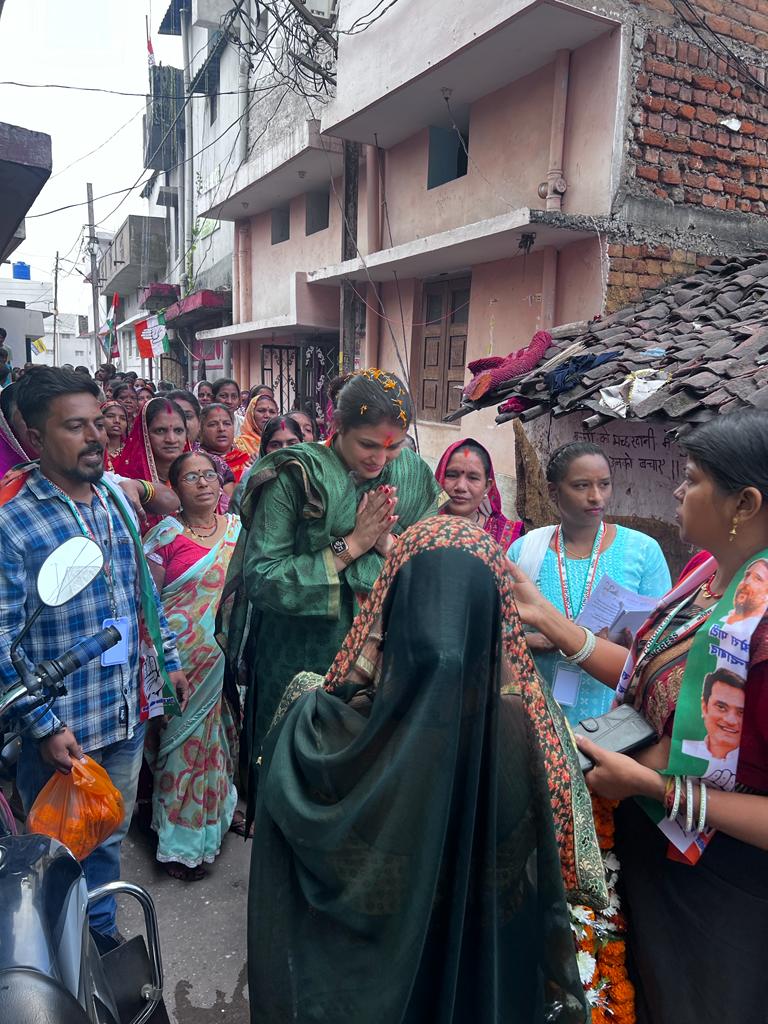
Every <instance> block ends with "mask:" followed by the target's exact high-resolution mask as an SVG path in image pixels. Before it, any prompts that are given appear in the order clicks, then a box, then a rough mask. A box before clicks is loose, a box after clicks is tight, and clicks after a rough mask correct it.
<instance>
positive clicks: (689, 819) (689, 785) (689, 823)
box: [685, 775, 693, 832]
mask: <svg viewBox="0 0 768 1024" xmlns="http://www.w3.org/2000/svg"><path fill="white" fill-rule="evenodd" d="M685 831H686V832H692V831H693V779H692V778H691V776H690V775H686V777H685Z"/></svg>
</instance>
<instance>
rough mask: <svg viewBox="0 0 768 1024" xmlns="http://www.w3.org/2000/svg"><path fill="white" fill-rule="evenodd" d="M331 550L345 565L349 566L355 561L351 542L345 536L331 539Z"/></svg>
mask: <svg viewBox="0 0 768 1024" xmlns="http://www.w3.org/2000/svg"><path fill="white" fill-rule="evenodd" d="M331 551H332V552H333V553H334V555H335V556H336V557H337V558H340V559H341V560H342V562H343V563H344V565H346V566H347V567H349V566H350V565H352V563H353V562H354V560H355V559H354V558H353V557H352V552H351V551H350V550H349V544H347V542H346V540H345V539H344V538H343V537H334V538H333V540H332V541H331Z"/></svg>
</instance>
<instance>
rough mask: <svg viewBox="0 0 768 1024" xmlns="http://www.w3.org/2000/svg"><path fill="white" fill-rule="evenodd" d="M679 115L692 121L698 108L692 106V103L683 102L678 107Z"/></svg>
mask: <svg viewBox="0 0 768 1024" xmlns="http://www.w3.org/2000/svg"><path fill="white" fill-rule="evenodd" d="M677 116H678V117H684V118H685V119H686V120H687V121H690V120H692V119H693V118H694V117H695V116H696V108H695V107H692V106H691V105H690V103H681V104H680V106H679V107H678V108H677Z"/></svg>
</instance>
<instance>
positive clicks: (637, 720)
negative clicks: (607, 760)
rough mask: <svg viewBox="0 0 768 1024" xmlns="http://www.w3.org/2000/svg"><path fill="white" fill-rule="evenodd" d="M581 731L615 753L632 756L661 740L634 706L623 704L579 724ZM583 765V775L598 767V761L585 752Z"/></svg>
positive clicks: (580, 753)
mask: <svg viewBox="0 0 768 1024" xmlns="http://www.w3.org/2000/svg"><path fill="white" fill-rule="evenodd" d="M578 731H579V732H580V733H582V735H584V736H586V737H587V739H590V740H592V742H593V743H596V744H597V745H598V746H599V747H602V748H603V749H604V750H610V751H612V752H613V753H614V754H629V753H631V752H632V751H633V750H640V749H641V748H642V747H649V746H650V745H651V744H652V743H655V742H656V741H657V740H658V738H659V737H658V736H657V735H656V730H655V729H654V728H653V727H652V726H651V725H649V724H648V722H646V720H645V719H644V718H643V716H642V715H641V714H640V712H639V711H637V710H636V709H635V708H633V707H632V705H631V704H620V705H619V706H618V707H617V708H613V709H612V710H611V711H607V712H606V713H605V714H604V715H600V716H599V717H597V718H585V719H584V720H583V721H581V722H579V728H578ZM579 764H580V765H581V770H582V771H583V772H588V771H589V770H590V769H591V768H594V767H595V764H594V761H591V760H590V759H589V758H588V757H587V755H586V754H583V753H582V752H581V751H579Z"/></svg>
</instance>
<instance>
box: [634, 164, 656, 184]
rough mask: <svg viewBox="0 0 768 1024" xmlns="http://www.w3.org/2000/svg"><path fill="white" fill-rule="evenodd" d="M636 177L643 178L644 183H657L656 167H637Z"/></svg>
mask: <svg viewBox="0 0 768 1024" xmlns="http://www.w3.org/2000/svg"><path fill="white" fill-rule="evenodd" d="M637 176H638V178H645V180H646V181H658V180H659V169H658V167H638V168H637Z"/></svg>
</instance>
